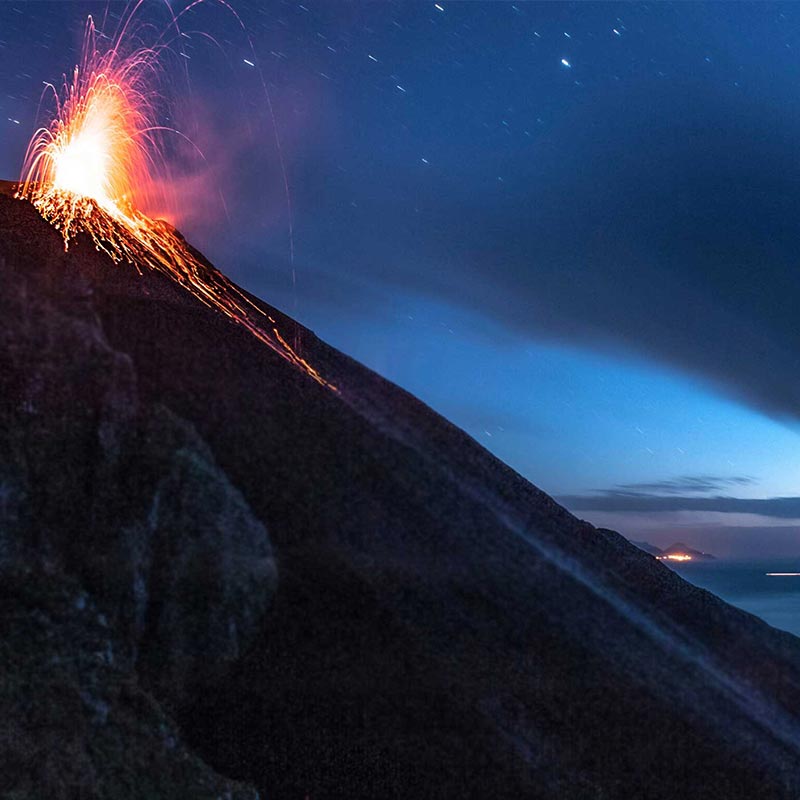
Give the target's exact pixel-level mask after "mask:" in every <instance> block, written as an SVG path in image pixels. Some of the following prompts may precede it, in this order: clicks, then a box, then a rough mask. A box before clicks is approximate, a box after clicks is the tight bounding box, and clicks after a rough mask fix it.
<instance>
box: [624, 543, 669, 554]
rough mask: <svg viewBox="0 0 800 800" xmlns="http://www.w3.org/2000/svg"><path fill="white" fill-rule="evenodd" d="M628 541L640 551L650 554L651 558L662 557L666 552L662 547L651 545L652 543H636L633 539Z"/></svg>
mask: <svg viewBox="0 0 800 800" xmlns="http://www.w3.org/2000/svg"><path fill="white" fill-rule="evenodd" d="M628 541H629V542H630V543H631V544H633V545H636V547H638V548H639V549H640V550H644V551H645V553H650V555H651V556H660V555H661V554H662V553H663V552H664V551H663V550H662V549H661V548H660V547H656V546H655V545H654V544H650V542H635V541H634V540H633V539H629V540H628Z"/></svg>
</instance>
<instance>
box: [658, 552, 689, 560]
mask: <svg viewBox="0 0 800 800" xmlns="http://www.w3.org/2000/svg"><path fill="white" fill-rule="evenodd" d="M656 558H657V559H658V560H659V561H691V560H692V557H691V556H690V555H689V554H688V553H670V554H669V555H667V556H656Z"/></svg>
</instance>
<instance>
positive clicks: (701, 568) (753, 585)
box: [669, 558, 800, 636]
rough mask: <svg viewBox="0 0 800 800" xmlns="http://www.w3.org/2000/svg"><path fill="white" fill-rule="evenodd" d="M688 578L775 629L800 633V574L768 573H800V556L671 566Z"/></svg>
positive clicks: (695, 562) (701, 562) (696, 562)
mask: <svg viewBox="0 0 800 800" xmlns="http://www.w3.org/2000/svg"><path fill="white" fill-rule="evenodd" d="M669 566H670V567H672V568H673V569H674V570H675V572H677V573H678V574H679V575H681V576H682V577H683V578H685V579H686V580H687V581H690V582H691V583H693V584H695V585H696V586H701V587H702V588H703V589H708V590H709V591H710V592H713V593H714V594H715V595H717V596H718V597H721V598H722V599H723V600H726V601H727V602H728V603H731V604H732V605H734V606H738V607H739V608H741V609H744V610H745V611H749V612H750V613H751V614H755V615H756V616H759V617H761V619H763V620H764V621H765V622H768V623H769V624H770V625H772V626H773V627H775V628H780V629H781V630H784V631H789V632H790V633H793V634H795V635H796V636H800V575H798V576H791V577H769V576H767V574H766V573H768V572H800V558H796V559H788V560H787V559H780V558H777V559H770V560H763V561H733V560H728V559H724V560H723V559H719V560H717V561H693V562H691V563H683V564H675V563H671V564H670V565H669Z"/></svg>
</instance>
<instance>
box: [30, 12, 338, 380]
mask: <svg viewBox="0 0 800 800" xmlns="http://www.w3.org/2000/svg"><path fill="white" fill-rule="evenodd" d="M202 1H203V0H196V1H195V2H194V3H191V4H190V5H189V6H187V7H186V8H185V9H184V11H183V12H182V13H185V12H186V11H187V10H189V9H191V8H193V7H194V6H196V5H198V4H199V3H201V2H202ZM141 4H142V0H139V2H137V3H135V4H134V5H129V6H128V8H127V9H126V13H125V14H123V16H122V19H121V21H120V23H119V26H118V29H117V32H116V34H115V35H114V36H113V37H110V38H106V37H100V36H99V35H98V33H97V30H96V28H95V25H94V21H93V20H92V18H91V17H89V18H88V20H87V23H86V29H85V34H84V41H83V49H82V54H81V60H80V63H79V64H77V65H76V66H75V68H74V70H73V71H72V73H71V75H70V76H67V75H65V76H64V78H63V85H62V87H61V89H60V90H59V89H57V88H56V87H55V86H54V85H48V87H47V89H48V91H49V92H50V93H51V94H52V96H53V99H54V104H55V113H54V116H53V118H52V120H51V122H50V123H49V125H47V126H46V127H42V128H39V129H38V130H37V131H36V132H35V133H34V135H33V137H32V139H31V141H30V144H29V145H28V150H27V153H26V155H25V161H24V165H23V170H22V176H21V179H20V187H19V190H18V192H17V196H18V197H19V198H23V199H27V200H30V201H31V202H32V203H33V205H34V206H35V207H36V208H37V210H38V211H39V213H40V214H41V215H42V216H43V217H44V219H45V220H47V221H48V222H49V223H50V224H52V225H53V226H54V227H55V228H57V229H58V230H59V231H60V232H61V234H62V236H63V238H64V246H65V248H67V249H68V248H69V245H70V242H71V241H72V240H73V239H74V238H75V237H76V236H77V235H78V234H80V233H86V234H88V235H89V236H90V237H91V238H92V240H93V242H94V244H95V246H96V247H97V249H98V250H100V251H102V252H104V253H106V254H107V255H108V256H109V257H110V258H111V259H112V260H113V261H114V262H117V263H119V262H123V261H127V262H130V263H131V264H133V265H134V266H135V267H136V268H137V270H139V271H140V272H141V271H142V270H143V269H151V270H156V271H158V272H161V273H163V274H165V275H167V276H169V277H170V278H171V279H173V280H174V281H175V282H176V283H177V284H178V285H180V286H181V287H183V288H184V289H186V290H187V291H189V292H190V293H191V294H192V295H194V296H195V297H196V298H198V299H199V300H200V301H201V302H203V303H204V304H206V305H207V306H209V307H211V308H213V309H215V310H217V311H219V312H221V313H223V314H225V315H226V316H227V317H228V318H229V319H231V320H233V321H234V322H236V323H237V324H239V325H241V326H243V327H244V328H245V329H246V330H248V331H249V332H250V333H251V334H252V335H253V336H255V337H256V338H257V339H258V340H259V341H261V342H263V343H264V344H265V345H267V346H268V347H269V348H271V349H272V350H273V351H274V352H276V353H278V354H279V355H280V356H282V357H283V358H285V359H286V360H287V361H289V362H291V363H292V364H294V365H295V366H296V367H298V368H299V369H302V370H304V371H305V372H306V373H307V374H308V375H309V376H310V377H311V378H313V379H314V380H315V381H317V382H318V383H320V384H321V385H323V386H326V387H328V388H330V389H332V390H333V391H337V389H336V387H335V386H333V385H332V384H331V383H329V382H328V381H327V380H325V379H324V378H323V377H322V376H321V375H320V373H319V372H318V371H317V370H316V369H315V368H314V367H313V366H312V365H311V364H309V363H308V362H307V361H306V360H305V359H304V358H302V357H301V356H300V355H299V354H298V352H297V351H296V350H295V349H294V348H292V347H291V346H290V345H289V343H288V342H287V341H286V339H285V338H284V337H283V336H282V335H281V333H280V332H279V330H278V327H277V324H276V321H275V320H274V319H273V318H272V317H271V316H270V315H269V314H267V313H266V312H264V311H263V310H262V309H261V308H260V307H259V306H257V305H256V304H255V303H254V302H252V301H251V300H250V299H249V298H248V297H247V295H246V294H244V292H242V291H241V290H240V289H239V288H238V287H237V286H235V285H234V284H233V283H232V282H231V281H229V280H228V279H227V278H225V276H224V275H222V274H221V273H219V272H218V271H216V270H213V269H211V268H209V267H208V266H207V265H205V264H203V263H202V262H201V261H200V260H198V258H197V257H196V256H195V255H194V254H193V253H192V251H191V249H190V248H189V246H188V245H187V244H186V242H185V241H184V240H183V239H182V237H180V236H179V235H178V234H177V233H176V232H175V230H174V228H173V227H172V226H171V225H169V224H168V223H166V222H164V221H163V220H159V219H152V218H150V217H148V216H147V215H146V214H144V213H142V212H141V211H139V210H138V205H139V203H140V202H142V201H144V202H148V201H149V202H154V201H155V202H157V203H159V204H160V205H165V204H167V198H166V197H165V194H166V193H167V192H168V187H169V185H170V180H169V178H170V171H169V165H168V163H167V157H166V155H165V153H166V152H167V149H166V148H165V146H164V140H165V138H166V137H169V136H174V137H178V138H180V139H186V137H184V136H183V134H181V133H180V131H178V130H176V129H174V128H170V127H166V126H163V125H161V124H159V118H160V116H161V114H162V113H163V108H164V102H165V101H164V98H163V97H161V96H160V95H159V94H158V92H157V90H156V89H157V86H158V84H159V78H160V75H161V71H162V61H163V56H164V55H165V52H166V51H168V50H169V47H170V42H169V41H168V35H167V33H168V30H169V29H167V30H166V31H164V32H163V33H162V34H161V36H159V37H158V38H157V40H156V42H155V44H154V46H152V47H142V46H138V47H137V46H132V45H131V44H130V43H132V42H134V41H138V40H137V39H136V38H135V37H134V34H133V27H134V24H135V20H134V17H135V15H136V12H137V10H138V9H139V7H140V6H141ZM222 5H224V6H225V7H226V8H229V7H228V6H227V4H225V3H222ZM237 19H238V17H237ZM170 27H171V28H173V29H174V31H176V32H177V35H180V30H179V28H178V17H176V16H174V15H173V17H172V22H171V26H170ZM148 29H149V28H148ZM281 157H282V155H281ZM165 187H167V188H165Z"/></svg>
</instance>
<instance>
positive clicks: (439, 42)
mask: <svg viewBox="0 0 800 800" xmlns="http://www.w3.org/2000/svg"><path fill="white" fill-rule="evenodd" d="M170 5H171V6H172V7H173V8H175V9H178V8H180V7H181V6H182V5H183V3H181V2H178V0H172V2H171V3H170ZM233 5H234V7H235V9H236V10H237V11H238V13H239V14H240V15H241V18H242V20H243V22H244V24H245V26H246V28H247V31H248V35H249V37H250V40H251V42H252V47H251V44H250V43H249V42H248V35H245V34H244V33H243V32H242V30H241V28H239V26H238V24H237V22H236V20H235V18H234V17H233V16H232V14H231V13H230V12H228V11H226V10H225V9H223V8H221V7H220V5H219V4H216V3H214V2H207V3H206V5H204V6H201V7H200V8H198V9H196V10H195V11H193V12H192V13H191V14H190V15H188V16H187V17H186V18H184V20H182V26H183V31H184V34H185V35H183V36H181V37H178V39H177V41H176V44H175V46H174V48H173V55H174V58H172V59H167V61H166V63H165V70H164V71H165V74H164V78H163V86H162V91H163V92H164V94H165V95H166V96H168V97H170V96H171V97H172V98H173V99H174V101H175V102H174V103H173V105H172V107H171V111H170V118H169V119H167V120H165V122H168V123H170V124H173V125H175V126H177V127H180V128H181V130H183V131H185V132H186V133H187V134H189V135H190V136H191V137H192V139H193V140H194V141H195V142H196V143H197V144H198V146H199V147H200V148H201V149H202V151H203V153H204V156H205V161H204V162H203V163H191V162H187V161H186V159H184V160H183V161H182V162H181V166H180V168H179V169H178V170H177V172H178V175H177V178H176V185H177V186H178V190H179V192H180V194H181V197H182V204H181V213H180V215H179V218H178V219H177V222H178V223H179V224H180V226H181V227H182V229H183V230H184V231H185V232H186V233H187V235H188V236H189V238H190V239H192V240H193V241H194V242H196V243H197V244H198V245H199V246H200V247H201V248H202V249H204V250H205V251H206V252H207V254H208V255H209V256H210V257H211V258H212V260H214V261H215V263H216V264H217V265H218V266H219V267H220V268H222V269H223V270H224V271H226V272H227V273H228V274H229V275H230V276H231V277H233V278H234V279H235V280H237V281H239V282H240V283H242V284H243V285H244V286H246V287H247V288H249V289H250V290H252V291H253V292H255V293H256V294H258V295H260V296H261V297H263V298H264V299H265V300H267V301H268V302H270V303H273V304H274V305H276V306H278V307H280V308H282V309H283V310H285V311H287V312H289V313H291V314H293V315H294V316H296V317H298V318H299V319H300V320H301V321H302V322H304V323H305V324H307V325H308V326H310V327H311V328H313V329H314V330H315V331H316V332H317V333H318V334H320V335H321V336H322V337H323V338H325V339H327V340H328V341H330V342H331V343H333V344H334V345H336V346H337V347H339V348H340V349H342V350H344V351H346V352H347V353H349V354H351V355H353V356H355V357H356V358H358V359H360V360H361V361H363V362H364V363H366V364H368V365H369V366H371V367H373V368H375V369H376V370H378V371H379V372H381V373H382V374H384V375H385V376H387V377H389V378H391V379H392V380H394V381H396V382H398V383H399V384H401V385H403V386H404V387H406V388H408V389H409V390H411V391H412V392H414V393H415V394H416V395H418V396H419V397H421V398H422V399H424V400H425V401H426V402H428V403H429V404H430V405H432V406H433V407H434V408H436V409H437V410H438V411H440V412H442V413H443V414H444V415H445V416H447V417H449V418H450V419H452V420H453V421H454V422H456V423H457V424H459V425H460V426H462V427H463V428H465V429H466V430H467V431H468V432H469V433H471V434H472V435H473V436H475V437H476V438H477V439H478V440H479V441H480V442H481V443H483V444H484V445H485V446H486V447H488V448H489V449H491V450H492V451H493V452H495V453H496V454H497V455H498V456H500V457H501V458H502V459H503V460H505V461H507V462H508V463H509V464H511V465H512V466H513V467H515V468H516V469H517V470H519V471H520V472H521V473H522V474H524V475H525V476H526V477H528V478H529V479H530V480H532V481H533V482H534V483H536V484H537V485H539V486H540V487H541V488H543V489H544V490H546V491H547V492H549V493H551V494H554V495H556V496H557V497H559V498H560V499H561V500H562V502H564V503H565V504H566V505H567V506H568V507H569V508H571V509H573V510H575V511H576V513H578V514H579V515H580V516H583V517H585V518H587V519H590V520H591V521H593V522H596V523H597V524H603V525H607V526H609V527H614V528H617V529H619V530H621V531H622V532H623V533H625V534H626V535H629V536H631V537H632V538H642V539H649V540H651V541H653V542H654V543H656V544H660V545H663V546H666V545H668V544H670V543H671V542H673V541H675V540H676V539H681V540H685V541H688V543H689V544H691V545H694V546H697V547H701V548H705V549H710V550H712V551H713V552H716V553H718V554H721V555H747V554H752V553H759V554H768V555H772V554H776V555H778V554H783V555H797V556H800V521H799V520H800V499H798V498H800V458H799V457H798V455H799V454H800V450H799V449H798V445H799V444H800V435H799V434H800V426H798V419H799V418H800V325H798V309H799V308H800V270H798V261H799V260H800V212H799V211H798V209H800V155H798V146H797V143H798V141H800V6H798V5H795V4H768V3H754V4H747V3H737V4H718V3H714V4H686V3H676V4H668V3H663V4H648V5H644V4H642V5H631V4H608V3H541V4H539V3H521V2H520V3H502V2H494V3H477V2H476V3H449V2H440V3H429V2H403V3H347V4H345V3H329V2H326V3H319V2H311V0H303V2H300V3H298V2H275V3H264V2H259V3H255V2H249V1H246V0H238V1H237V0H234V1H233ZM124 7H125V5H124V3H123V4H119V3H111V4H106V3H97V2H83V1H82V0H74V2H17V1H15V0H7V1H6V2H2V3H0V175H2V176H3V177H15V176H16V175H17V174H18V173H19V168H20V163H21V160H22V157H23V154H24V150H25V145H26V142H27V139H28V137H29V136H30V133H31V131H32V130H33V129H34V127H35V124H36V119H37V108H38V105H39V97H40V92H41V87H42V82H43V81H46V80H50V81H52V80H57V79H58V77H59V75H60V74H61V73H62V72H63V71H65V70H67V69H69V68H70V67H71V65H72V64H74V63H75V61H76V59H77V56H78V48H79V44H80V38H81V31H82V28H83V25H84V21H85V18H86V15H87V14H88V13H92V14H94V15H95V17H96V19H97V20H98V21H100V20H105V22H104V23H101V28H102V29H103V30H107V31H108V32H109V33H111V32H113V30H112V29H113V26H114V24H115V19H116V17H117V16H118V15H119V13H120V12H121V11H122V10H123V9H124ZM107 10H108V11H109V13H106V12H107ZM141 14H142V18H143V19H144V20H145V21H152V22H153V24H154V26H155V28H160V29H163V27H164V26H165V25H166V23H167V21H168V18H167V14H166V9H165V3H164V2H163V0H147V2H145V3H144V5H143V8H142V9H141ZM155 28H154V29H155ZM143 30H144V31H146V29H143ZM204 33H211V34H212V35H213V38H214V41H212V40H211V39H210V38H209V37H207V36H205V35H204ZM143 36H146V33H143ZM262 75H263V78H264V81H265V85H266V89H267V91H268V93H269V98H268V100H269V101H270V102H271V105H272V110H271V111H270V102H268V100H267V97H266V94H265V91H264V89H265V85H264V84H262V83H261V76H262ZM44 113H45V114H46V108H45V111H44ZM40 119H41V117H40ZM276 129H277V132H278V134H279V138H280V142H281V152H280V153H279V152H278V149H277V146H276V139H275V133H276ZM281 155H282V156H283V162H284V165H285V170H286V177H287V180H288V185H289V198H290V200H291V204H292V209H293V245H294V266H295V270H296V285H295V286H293V283H292V279H291V265H290V263H289V239H288V230H289V217H288V212H287V196H286V191H285V185H284V181H283V173H282V170H281Z"/></svg>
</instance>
